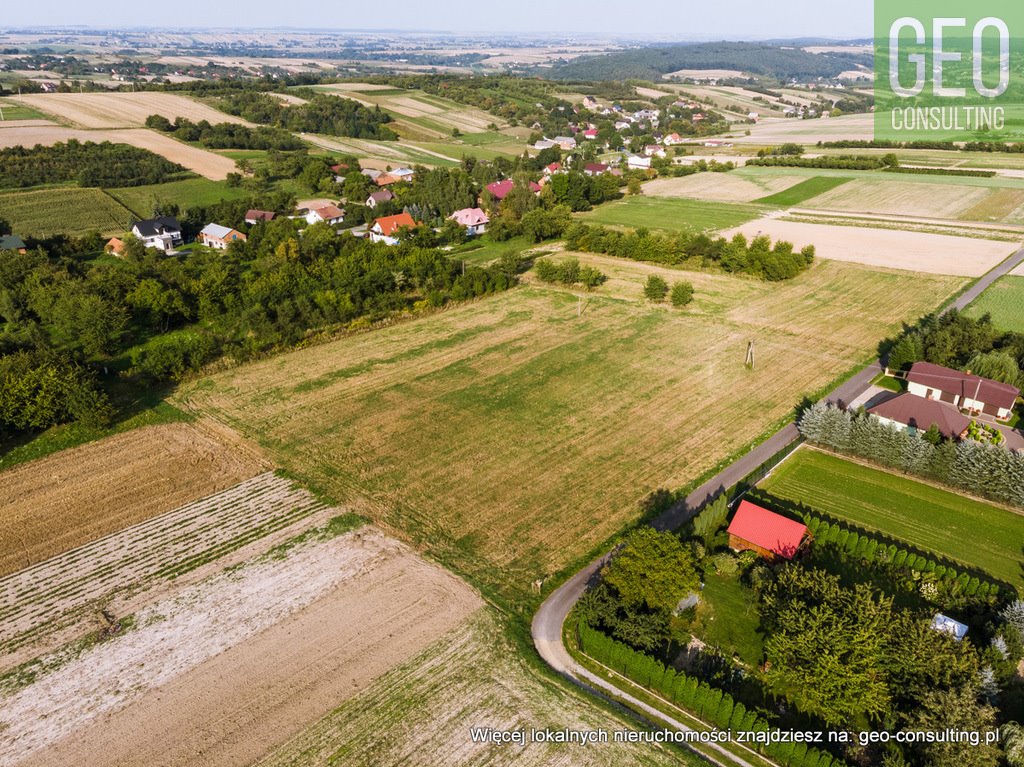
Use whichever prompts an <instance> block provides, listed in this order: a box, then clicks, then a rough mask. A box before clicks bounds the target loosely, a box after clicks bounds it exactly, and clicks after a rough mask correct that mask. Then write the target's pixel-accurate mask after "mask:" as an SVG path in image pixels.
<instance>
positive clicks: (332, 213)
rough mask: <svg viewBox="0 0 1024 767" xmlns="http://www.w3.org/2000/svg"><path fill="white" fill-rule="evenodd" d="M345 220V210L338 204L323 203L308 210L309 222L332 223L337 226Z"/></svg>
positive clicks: (307, 221) (307, 219)
mask: <svg viewBox="0 0 1024 767" xmlns="http://www.w3.org/2000/svg"><path fill="white" fill-rule="evenodd" d="M344 220H345V211H343V210H342V209H341V208H339V207H338V206H337V205H321V206H320V207H318V208H310V209H309V210H308V211H307V212H306V223H307V224H320V223H323V224H330V225H331V226H337V225H338V224H340V223H342V222H343V221H344Z"/></svg>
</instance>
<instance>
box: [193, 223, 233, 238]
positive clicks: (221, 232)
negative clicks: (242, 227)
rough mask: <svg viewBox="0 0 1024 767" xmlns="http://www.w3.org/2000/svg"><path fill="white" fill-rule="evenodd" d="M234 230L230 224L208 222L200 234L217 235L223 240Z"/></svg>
mask: <svg viewBox="0 0 1024 767" xmlns="http://www.w3.org/2000/svg"><path fill="white" fill-rule="evenodd" d="M233 231H235V230H234V229H232V228H231V227H230V226H221V225H220V224H207V225H206V226H204V227H203V230H202V231H201V232H199V234H205V235H206V236H208V237H216V238H217V239H218V240H223V239H224V238H225V237H227V236H228V235H229V234H231V233H232V232H233Z"/></svg>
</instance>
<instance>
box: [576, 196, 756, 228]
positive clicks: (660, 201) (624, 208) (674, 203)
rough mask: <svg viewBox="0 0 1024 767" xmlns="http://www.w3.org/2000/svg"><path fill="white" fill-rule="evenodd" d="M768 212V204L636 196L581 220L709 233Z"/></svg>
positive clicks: (595, 211)
mask: <svg viewBox="0 0 1024 767" xmlns="http://www.w3.org/2000/svg"><path fill="white" fill-rule="evenodd" d="M769 210H771V208H769V207H768V206H765V205H752V204H740V203H731V202H709V201H706V200H688V199H685V198H668V197H645V196H637V197H627V198H625V199H624V200H618V201H616V202H610V203H606V204H604V205H600V206H598V207H597V208H595V209H594V210H592V211H590V212H589V213H585V214H583V215H582V216H581V218H582V219H583V220H584V221H586V222H587V223H593V224H607V225H610V226H628V227H632V228H640V227H644V228H647V229H660V230H663V231H680V230H686V229H688V230H692V231H698V232H708V231H717V230H722V229H731V228H732V227H734V226H739V225H740V224H745V223H746V222H747V221H752V220H753V219H755V218H758V217H760V216H762V215H764V214H765V213H767V212H768V211H769Z"/></svg>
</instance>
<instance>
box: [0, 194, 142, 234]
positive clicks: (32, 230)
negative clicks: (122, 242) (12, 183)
mask: <svg viewBox="0 0 1024 767" xmlns="http://www.w3.org/2000/svg"><path fill="white" fill-rule="evenodd" d="M54 211H60V215H59V216H55V215H54ZM0 218H4V219H7V221H9V222H10V223H11V227H12V229H13V231H15V232H17V233H18V234H19V235H21V236H22V237H48V236H50V235H53V234H71V235H77V234H85V233H86V232H91V231H99V232H102V233H104V234H117V233H121V232H124V231H125V230H126V229H128V227H129V225H130V224H131V221H132V218H133V216H132V214H131V211H129V210H128V209H127V208H125V207H124V206H123V205H121V203H119V202H118V201H117V200H115V199H113V198H112V197H111V196H110V195H108V194H106V193H105V192H104V191H103V190H101V189H79V188H77V187H59V188H53V189H34V190H31V191H27V192H16V191H12V192H7V191H5V192H2V193H0Z"/></svg>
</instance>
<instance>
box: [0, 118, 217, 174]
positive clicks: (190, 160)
mask: <svg viewBox="0 0 1024 767" xmlns="http://www.w3.org/2000/svg"><path fill="white" fill-rule="evenodd" d="M68 139H77V140H78V141H83V142H84V141H95V142H97V143H100V142H103V141H111V142H113V143H115V144H131V145H132V146H137V147H141V148H142V149H148V150H149V151H151V152H154V153H156V154H158V155H161V156H163V157H166V158H167V159H168V160H170V161H171V162H176V163H178V164H179V165H183V166H184V167H186V168H188V169H189V170H191V171H193V172H194V173H198V174H199V175H200V176H205V177H206V178H208V179H212V180H214V181H223V180H224V179H225V178H227V175H228V173H231V172H233V171H234V170H235V162H234V160H231V159H229V158H227V157H224V156H222V155H219V154H215V153H214V152H208V151H206V150H205V149H200V148H199V147H194V146H189V145H188V144H183V143H182V142H180V141H175V140H174V139H172V138H170V137H169V136H166V135H164V134H162V133H157V132H156V131H151V130H147V129H146V128H128V129H123V130H79V129H77V128H65V127H64V126H61V125H37V126H28V127H19V128H4V129H2V130H0V149H3V148H6V147H12V146H27V147H32V146H35V145H36V144H43V145H44V146H50V145H52V144H56V143H57V142H58V141H67V140H68Z"/></svg>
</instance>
